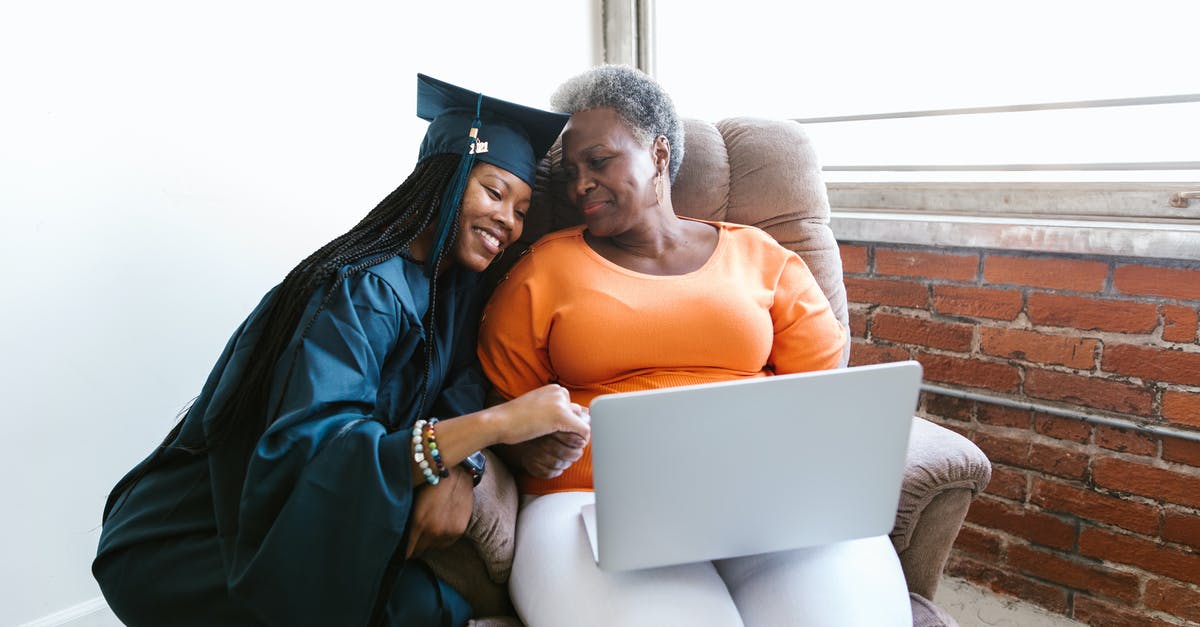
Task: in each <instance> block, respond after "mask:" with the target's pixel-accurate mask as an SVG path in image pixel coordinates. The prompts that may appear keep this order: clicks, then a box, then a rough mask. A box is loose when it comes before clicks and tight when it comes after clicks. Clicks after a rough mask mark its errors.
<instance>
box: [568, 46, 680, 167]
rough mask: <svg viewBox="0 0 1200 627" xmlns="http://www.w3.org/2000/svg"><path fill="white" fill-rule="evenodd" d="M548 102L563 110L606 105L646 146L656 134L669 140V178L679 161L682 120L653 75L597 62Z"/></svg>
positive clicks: (581, 109) (576, 110) (580, 109)
mask: <svg viewBox="0 0 1200 627" xmlns="http://www.w3.org/2000/svg"><path fill="white" fill-rule="evenodd" d="M550 106H551V107H553V108H554V109H556V110H558V111H562V112H564V113H576V112H579V111H586V110H588V109H595V108H598V107H610V108H612V109H613V110H614V111H616V113H617V117H619V118H621V120H622V121H623V122H625V123H626V124H628V125H629V128H630V129H632V130H633V135H634V137H636V138H637V139H638V141H640V142H641V143H642V144H643V145H645V146H649V145H650V144H651V143H652V142H653V141H654V140H655V138H657V137H658V136H659V135H665V136H666V138H667V141H668V142H670V144H671V161H670V162H669V163H668V165H667V167H668V173H669V174H670V177H671V181H672V182H673V181H674V180H675V175H676V174H678V173H679V164H681V163H683V122H682V121H680V119H679V114H678V113H676V112H675V104H674V103H673V102H671V97H670V96H668V95H667V92H666V91H664V90H663V88H662V86H661V85H659V84H658V82H657V81H655V80H654V79H653V78H650V77H649V76H648V75H646V74H645V73H643V72H642V71H641V70H638V69H636V68H633V67H630V66H628V65H600V66H596V67H594V68H592V69H590V70H588V71H586V72H584V73H583V74H580V75H578V76H575V77H572V78H570V79H568V80H567V81H566V82H565V83H563V84H562V85H560V86H559V87H558V89H557V90H555V92H554V95H553V96H551V97H550Z"/></svg>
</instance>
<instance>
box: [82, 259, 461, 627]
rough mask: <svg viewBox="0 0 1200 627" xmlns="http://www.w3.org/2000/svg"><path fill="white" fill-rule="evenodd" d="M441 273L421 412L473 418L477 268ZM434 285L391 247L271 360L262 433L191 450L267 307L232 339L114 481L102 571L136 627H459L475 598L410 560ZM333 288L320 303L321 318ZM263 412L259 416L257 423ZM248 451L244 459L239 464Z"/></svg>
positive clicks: (118, 609) (115, 603) (100, 556)
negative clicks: (172, 422) (188, 399)
mask: <svg viewBox="0 0 1200 627" xmlns="http://www.w3.org/2000/svg"><path fill="white" fill-rule="evenodd" d="M450 272H451V273H452V274H451V275H450V276H447V277H444V278H445V282H444V283H439V286H438V289H439V293H438V312H437V314H438V315H437V318H436V319H437V327H438V328H437V333H436V334H435V350H434V351H433V359H432V364H431V365H430V373H429V379H428V383H427V395H428V401H427V403H426V404H427V405H431V411H426V412H424V413H426V414H428V415H437V416H442V417H451V416H459V415H463V414H467V413H470V412H473V411H477V410H478V409H480V408H481V407H482V404H483V396H484V385H483V381H484V379H483V377H482V374H481V373H480V371H479V369H478V365H477V364H476V363H475V357H474V354H475V331H476V325H477V321H478V313H479V303H478V298H477V290H476V289H475V275H473V274H471V273H468V272H465V271H459V270H451V271H450ZM428 293H429V279H428V278H427V277H426V276H425V274H424V272H423V269H422V267H421V266H420V265H419V264H417V263H415V262H412V261H410V260H407V259H405V258H403V257H396V258H394V259H391V260H389V261H385V262H383V263H381V264H378V265H376V266H374V267H372V268H370V269H368V270H367V271H365V272H363V273H361V274H359V275H357V276H354V277H351V278H349V279H347V280H346V281H344V282H343V283H342V284H341V285H340V286H338V287H337V288H336V293H334V294H333V295H332V297H331V298H330V299H329V300H328V302H327V303H326V305H325V308H324V310H323V311H321V313H320V315H319V316H318V317H317V318H316V320H315V321H314V322H313V324H312V326H311V328H310V329H309V331H308V334H307V336H306V337H304V338H303V339H301V338H300V335H301V329H302V328H303V325H302V326H301V329H297V331H296V333H295V335H294V336H293V338H292V340H291V344H290V345H289V347H288V348H287V349H286V350H285V352H284V353H283V355H282V356H281V358H280V361H279V363H278V364H277V366H276V370H275V375H274V381H273V383H272V388H271V393H270V401H269V415H270V416H273V417H274V418H273V419H272V420H271V421H269V426H268V427H267V429H266V431H265V433H263V435H262V436H261V437H260V438H258V440H257V441H254V442H248V443H245V445H244V447H238V446H225V447H219V448H217V449H215V450H214V451H211V452H209V453H200V454H196V453H191V452H187V451H185V450H182V449H181V448H179V446H182V447H185V448H196V447H198V446H199V445H200V444H201V443H203V441H204V438H203V433H204V425H205V423H206V421H207V420H209V419H210V417H211V415H212V414H213V413H214V412H215V411H216V409H217V408H218V407H219V406H220V404H221V402H222V401H223V400H224V399H225V398H226V397H227V396H228V394H229V392H230V390H231V388H232V386H233V384H234V383H235V382H236V381H237V379H238V377H239V376H241V372H242V370H243V368H244V366H245V361H246V359H247V357H248V355H249V354H250V349H251V348H252V347H253V345H254V342H255V341H256V340H257V338H258V337H259V335H260V332H261V326H262V316H263V313H264V309H265V304H266V302H267V301H268V299H269V298H270V295H269V294H268V296H267V297H265V298H264V299H263V302H261V303H259V306H258V307H257V308H256V309H255V310H254V312H253V313H251V314H250V316H249V317H248V318H247V319H246V321H245V322H243V323H242V325H241V327H239V328H238V330H237V331H236V332H235V333H234V335H233V337H232V338H231V339H230V341H229V343H228V345H227V346H226V347H225V350H224V352H223V353H222V354H221V357H220V359H219V361H218V362H217V364H216V366H215V367H214V368H213V370H212V373H211V374H210V375H209V378H208V381H207V383H206V384H205V386H204V388H203V389H202V391H201V393H200V395H199V396H198V397H197V398H196V400H195V402H194V403H193V405H192V407H191V408H190V410H189V411H188V412H187V415H186V417H185V418H184V420H183V423H182V425H181V426H180V429H179V432H178V435H177V436H176V437H175V439H174V441H173V442H171V443H170V445H168V446H166V447H164V448H161V449H160V450H159V451H158V452H156V453H155V454H152V455H151V456H150V457H148V458H147V459H146V460H144V461H143V462H142V463H141V464H139V465H138V466H137V467H135V468H134V469H133V470H132V471H130V473H129V474H128V475H127V476H126V478H125V479H123V480H122V481H121V482H120V483H118V485H117V487H116V488H115V489H114V490H113V493H112V495H110V497H109V501H108V503H107V504H106V507H105V513H104V525H103V530H102V532H101V535H100V543H99V549H98V552H97V557H96V560H95V562H94V563H93V567H92V569H93V573H94V574H95V576H96V579H97V580H98V581H99V583H100V586H101V589H102V590H103V592H104V595H105V597H106V599H107V600H108V602H109V605H110V607H112V608H113V610H114V612H115V613H116V614H117V616H118V617H119V618H121V619H122V620H123V621H124V622H126V624H130V625H141V624H145V625H191V624H194V625H289V626H300V625H369V624H383V625H423V624H430V625H443V624H445V625H452V624H453V625H457V624H461V623H462V622H464V621H465V620H466V618H467V617H468V614H469V612H470V608H469V607H468V606H467V605H466V602H465V601H463V600H462V597H461V596H460V595H458V593H457V592H456V591H454V590H453V589H452V588H450V587H449V586H447V585H445V584H444V583H443V582H441V581H440V580H438V579H437V578H436V577H434V576H433V575H432V573H430V572H429V570H428V568H427V567H425V566H424V565H423V564H421V563H420V562H419V561H416V560H404V559H403V548H404V542H405V540H406V537H405V532H406V529H407V526H408V522H409V513H410V509H411V507H412V497H413V489H412V477H411V468H410V465H409V458H410V455H411V440H410V434H409V430H410V429H411V426H412V424H413V423H414V422H415V421H416V420H417V419H418V418H419V417H421V416H418V414H419V413H422V412H421V408H420V407H419V405H420V399H421V397H422V394H421V390H420V385H421V380H422V371H423V369H424V366H425V351H424V347H425V339H426V330H425V328H424V327H423V324H422V320H423V318H424V314H425V312H426V309H427V307H428ZM324 295H325V292H324V291H321V292H318V293H317V294H315V295H314V296H313V298H312V299H311V301H310V303H309V305H308V310H307V311H306V313H305V315H304V317H303V318H302V320H305V321H307V320H310V319H312V314H313V313H314V312H315V311H316V310H317V307H318V304H319V303H320V301H321V300H322V297H323V296H324ZM256 418H257V419H261V417H256ZM239 448H241V452H240V453H239V452H238V451H239ZM247 455H248V456H249V464H248V465H246V464H244V463H243V462H244V460H245V459H246V457H247Z"/></svg>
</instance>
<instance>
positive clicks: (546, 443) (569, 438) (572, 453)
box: [497, 433, 588, 479]
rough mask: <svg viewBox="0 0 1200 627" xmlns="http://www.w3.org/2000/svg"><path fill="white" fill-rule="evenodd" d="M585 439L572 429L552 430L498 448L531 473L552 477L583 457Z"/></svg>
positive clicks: (509, 458) (536, 475)
mask: <svg viewBox="0 0 1200 627" xmlns="http://www.w3.org/2000/svg"><path fill="white" fill-rule="evenodd" d="M587 442H588V441H587V440H586V439H585V438H582V437H580V436H578V435H575V434H574V433H551V434H550V435H543V436H542V437H540V438H534V439H532V440H529V441H528V442H521V443H520V444H513V445H511V446H505V447H503V450H499V449H498V450H497V452H499V453H500V454H501V455H502V456H503V457H504V460H505V461H507V462H509V463H511V464H514V465H517V466H520V467H521V468H523V469H525V472H527V473H529V474H530V475H531V476H534V477H540V478H542V479H553V478H554V477H557V476H559V475H561V474H562V473H563V471H564V470H566V469H567V468H569V467H570V466H571V464H573V463H575V462H576V461H578V460H579V458H580V457H583V448H584V447H585V446H587Z"/></svg>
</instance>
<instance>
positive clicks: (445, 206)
mask: <svg viewBox="0 0 1200 627" xmlns="http://www.w3.org/2000/svg"><path fill="white" fill-rule="evenodd" d="M417 117H420V118H421V119H423V120H429V128H428V130H426V131H425V139H424V140H422V141H421V152H420V155H419V156H418V160H421V159H424V158H426V157H428V156H430V155H436V154H441V153H450V154H456V155H462V157H463V159H462V162H461V163H460V165H459V168H458V172H456V173H455V177H454V180H452V181H451V182H450V185H449V187H448V188H447V190H446V194H445V196H444V197H443V198H444V201H443V203H442V208H441V215H440V216H439V219H438V232H437V236H436V238H435V239H434V246H433V250H432V251H431V256H430V259H431V263H430V265H434V264H436V261H437V259H438V254H439V253H440V251H441V248H442V246H443V245H444V244H445V241H446V238H447V237H448V236H449V235H450V233H449V231H450V224H451V223H452V222H453V215H454V213H455V212H457V210H458V205H459V204H460V203H461V202H462V192H463V189H464V188H465V186H466V181H467V176H468V175H469V174H470V171H471V167H472V166H473V165H474V163H475V160H476V159H478V160H480V161H483V162H486V163H490V164H492V165H494V166H497V167H500V168H504V169H505V170H507V171H509V172H511V173H513V174H514V175H516V176H517V177H518V178H520V179H521V180H523V181H525V182H526V183H528V184H529V186H530V187H533V179H534V176H535V175H536V174H537V164H538V162H539V161H541V159H542V157H544V156H545V155H546V152H547V151H549V150H550V146H551V144H553V143H554V140H555V139H557V138H558V134H559V133H561V132H562V129H563V127H564V126H566V124H567V120H569V119H570V117H571V116H569V115H567V114H565V113H552V112H550V111H542V110H541V109H534V108H532V107H526V106H524V105H519V104H516V103H514V102H508V101H505V100H500V99H498V98H492V97H491V96H485V95H483V94H481V93H479V92H473V91H470V90H468V89H463V88H462V87H459V86H457V85H451V84H450V83H447V82H445V81H439V80H438V79H436V78H433V77H430V76H426V75H424V74H417Z"/></svg>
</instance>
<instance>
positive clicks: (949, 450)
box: [890, 417, 992, 599]
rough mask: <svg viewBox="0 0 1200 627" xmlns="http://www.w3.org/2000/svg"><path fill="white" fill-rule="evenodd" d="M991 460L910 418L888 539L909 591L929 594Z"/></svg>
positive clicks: (987, 475)
mask: <svg viewBox="0 0 1200 627" xmlns="http://www.w3.org/2000/svg"><path fill="white" fill-rule="evenodd" d="M991 476H992V465H991V462H989V461H988V458H987V456H986V455H984V454H983V451H981V450H979V447H977V446H975V444H974V443H973V442H971V441H970V440H968V439H967V438H965V437H963V436H961V435H959V434H958V433H955V432H954V431H951V430H950V429H947V428H945V427H941V426H939V425H936V424H934V423H932V422H929V421H928V420H925V419H923V418H919V417H914V418H913V422H912V431H911V432H910V435H909V443H908V457H907V458H906V460H905V464H904V480H903V483H902V485H901V488H900V505H899V507H898V508H897V511H896V525H895V527H893V528H892V532H891V534H890V535H891V539H892V544H893V545H894V546H895V547H896V553H898V554H899V555H900V564H901V566H902V567H903V569H904V577H905V579H906V580H907V581H908V587H909V590H910V591H911V592H915V593H917V594H920V595H921V596H923V597H925V598H927V599H932V598H933V595H934V592H936V590H937V584H938V581H939V580H940V579H941V575H942V569H943V568H945V566H946V559H947V557H949V555H950V548H951V547H952V546H953V545H954V540H955V538H956V537H957V536H958V530H959V528H960V527H962V523H963V520H964V519H965V518H966V515H967V508H968V507H969V506H970V504H971V500H972V499H973V498H975V495H977V494H979V492H981V491H982V490H983V489H984V487H986V486H987V484H988V480H989V479H991Z"/></svg>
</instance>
